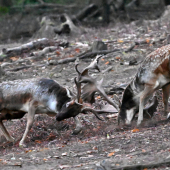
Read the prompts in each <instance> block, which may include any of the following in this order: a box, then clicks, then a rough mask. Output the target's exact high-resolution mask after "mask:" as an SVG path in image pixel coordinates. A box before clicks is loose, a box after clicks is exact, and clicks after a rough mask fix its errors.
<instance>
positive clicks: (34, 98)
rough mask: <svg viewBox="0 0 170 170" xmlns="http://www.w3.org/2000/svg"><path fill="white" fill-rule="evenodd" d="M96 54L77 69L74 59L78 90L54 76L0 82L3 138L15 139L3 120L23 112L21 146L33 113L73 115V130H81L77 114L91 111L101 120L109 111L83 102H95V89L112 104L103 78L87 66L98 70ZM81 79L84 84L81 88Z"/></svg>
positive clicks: (19, 117)
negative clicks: (60, 81) (67, 85)
mask: <svg viewBox="0 0 170 170" xmlns="http://www.w3.org/2000/svg"><path fill="white" fill-rule="evenodd" d="M99 58H100V57H96V59H95V60H94V61H92V62H91V63H90V65H89V66H87V67H86V68H85V69H83V71H82V72H80V71H79V70H78V65H79V64H78V63H76V65H75V69H76V71H77V73H78V77H75V78H74V82H75V85H76V88H77V94H75V93H73V92H72V91H71V90H69V89H68V88H66V87H63V86H61V85H60V84H59V83H57V82H56V81H55V80H52V79H48V78H42V77H39V78H32V79H31V78H30V79H22V80H14V81H7V82H2V83H0V129H1V130H2V132H3V134H4V136H5V138H6V139H7V140H8V141H10V142H14V141H15V139H14V138H13V137H12V136H11V135H10V134H9V132H8V131H7V129H6V127H5V126H4V124H3V120H11V119H21V118H22V117H23V116H24V115H25V114H26V113H27V123H26V129H25V132H24V134H23V136H22V138H21V140H20V142H19V146H20V147H27V145H26V144H25V140H26V137H27V135H28V132H29V130H30V129H31V127H32V125H33V121H34V117H35V114H47V115H48V116H55V117H56V120H57V121H61V120H64V119H68V118H70V117H73V118H74V121H75V123H76V128H75V130H74V131H73V133H74V134H78V133H79V132H80V131H81V130H82V124H81V122H80V120H79V119H78V117H77V115H78V114H80V113H83V114H88V113H89V112H92V113H93V114H94V115H95V116H96V117H97V118H98V119H99V120H103V119H102V118H101V117H100V116H99V114H102V113H108V111H104V110H96V109H93V108H92V107H87V104H86V103H87V102H89V103H93V102H94V100H95V99H94V94H95V92H96V91H98V92H99V93H100V94H101V95H102V96H103V97H104V98H105V99H106V100H107V101H108V102H109V103H111V104H112V105H115V103H114V102H113V101H112V100H111V99H110V98H109V97H108V96H107V95H106V93H105V91H104V89H103V88H102V85H101V84H102V81H100V82H98V81H96V80H95V79H94V78H93V77H91V76H90V75H89V74H88V70H90V69H97V70H99V67H98V61H99ZM83 83H84V84H85V86H84V87H83V88H82V87H81V86H82V84H83ZM87 96H88V97H87ZM84 101H86V103H85V102H84ZM92 101H93V102H92ZM116 106H117V105H115V107H116Z"/></svg>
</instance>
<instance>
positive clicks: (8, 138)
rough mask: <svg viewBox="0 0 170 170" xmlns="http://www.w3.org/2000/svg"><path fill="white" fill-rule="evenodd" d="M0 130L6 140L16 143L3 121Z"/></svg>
mask: <svg viewBox="0 0 170 170" xmlns="http://www.w3.org/2000/svg"><path fill="white" fill-rule="evenodd" d="M0 128H1V130H2V132H3V134H4V136H5V138H6V139H7V140H8V141H10V142H14V138H13V137H12V136H11V135H10V134H9V133H8V131H7V129H6V128H5V126H4V124H3V123H2V121H0Z"/></svg>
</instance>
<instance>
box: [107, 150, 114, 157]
mask: <svg viewBox="0 0 170 170" xmlns="http://www.w3.org/2000/svg"><path fill="white" fill-rule="evenodd" d="M114 154H115V151H114V152H111V153H109V154H108V155H107V156H108V157H111V156H113V155H114Z"/></svg>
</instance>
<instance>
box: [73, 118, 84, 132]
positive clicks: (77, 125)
mask: <svg viewBox="0 0 170 170" xmlns="http://www.w3.org/2000/svg"><path fill="white" fill-rule="evenodd" d="M74 121H75V123H76V128H75V129H74V131H73V133H72V134H73V135H77V134H78V133H79V132H80V131H81V130H82V127H83V126H82V124H81V121H80V120H79V118H78V117H77V116H75V117H74Z"/></svg>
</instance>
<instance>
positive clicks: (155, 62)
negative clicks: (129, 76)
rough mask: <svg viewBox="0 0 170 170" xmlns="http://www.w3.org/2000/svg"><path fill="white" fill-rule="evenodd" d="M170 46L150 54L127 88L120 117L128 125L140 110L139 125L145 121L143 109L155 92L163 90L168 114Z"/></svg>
mask: <svg viewBox="0 0 170 170" xmlns="http://www.w3.org/2000/svg"><path fill="white" fill-rule="evenodd" d="M169 57H170V45H167V46H163V47H161V48H159V49H157V50H156V51H154V52H152V53H151V54H149V55H148V56H147V57H146V58H145V60H144V62H143V63H142V65H141V67H140V68H139V70H138V71H137V74H136V76H135V78H134V79H133V80H132V81H131V82H130V84H129V85H128V86H127V87H126V89H125V91H124V94H123V98H122V103H121V105H120V111H119V117H120V118H122V119H123V120H124V121H125V123H126V124H131V121H132V119H133V117H134V115H135V113H137V112H138V110H139V115H138V121H137V124H138V125H140V124H141V122H142V120H143V109H144V106H145V104H146V102H147V99H148V98H149V97H150V96H151V95H152V94H153V93H154V91H156V90H158V89H160V88H162V90H163V102H164V111H165V112H168V98H169V91H170V84H169V83H170V62H169Z"/></svg>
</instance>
